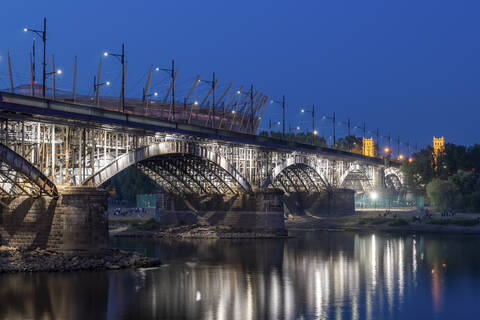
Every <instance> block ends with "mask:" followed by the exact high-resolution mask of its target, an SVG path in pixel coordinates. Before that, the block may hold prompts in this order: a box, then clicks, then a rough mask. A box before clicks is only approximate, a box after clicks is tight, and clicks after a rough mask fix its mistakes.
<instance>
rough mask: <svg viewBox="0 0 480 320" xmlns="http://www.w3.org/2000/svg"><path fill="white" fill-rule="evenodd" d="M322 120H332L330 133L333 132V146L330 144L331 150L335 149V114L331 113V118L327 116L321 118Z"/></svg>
mask: <svg viewBox="0 0 480 320" xmlns="http://www.w3.org/2000/svg"><path fill="white" fill-rule="evenodd" d="M322 119H330V120H332V132H333V144H332V148H335V145H336V139H335V121H336V120H335V119H336V118H335V112H334V113H333V116H332V117H329V116H323V117H322Z"/></svg>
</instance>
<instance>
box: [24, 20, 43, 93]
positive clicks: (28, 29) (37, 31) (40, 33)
mask: <svg viewBox="0 0 480 320" xmlns="http://www.w3.org/2000/svg"><path fill="white" fill-rule="evenodd" d="M23 31H24V32H28V31H30V32H33V33H35V34H37V35H38V36H39V37H40V38H41V39H42V41H43V83H42V94H43V98H44V99H45V81H46V78H47V73H46V70H45V69H46V67H47V62H46V52H47V18H43V30H35V29H30V28H24V29H23Z"/></svg>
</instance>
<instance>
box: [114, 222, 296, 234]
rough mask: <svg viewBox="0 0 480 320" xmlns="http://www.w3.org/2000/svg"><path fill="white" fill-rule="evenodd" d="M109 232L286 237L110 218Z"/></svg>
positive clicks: (280, 232)
mask: <svg viewBox="0 0 480 320" xmlns="http://www.w3.org/2000/svg"><path fill="white" fill-rule="evenodd" d="M109 233H110V236H113V237H131V238H132V237H138V238H140V237H146V238H178V239H268V238H281V237H286V236H287V232H286V231H278V230H268V229H262V230H244V229H239V228H230V227H226V226H205V225H182V226H167V225H162V224H159V223H157V222H155V221H154V220H153V219H151V220H147V221H144V220H136V219H133V220H131V219H124V220H119V219H115V220H110V221H109Z"/></svg>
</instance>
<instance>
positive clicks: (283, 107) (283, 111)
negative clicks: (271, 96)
mask: <svg viewBox="0 0 480 320" xmlns="http://www.w3.org/2000/svg"><path fill="white" fill-rule="evenodd" d="M270 103H279V104H282V139H285V95H283V96H282V101H276V100H271V101H270Z"/></svg>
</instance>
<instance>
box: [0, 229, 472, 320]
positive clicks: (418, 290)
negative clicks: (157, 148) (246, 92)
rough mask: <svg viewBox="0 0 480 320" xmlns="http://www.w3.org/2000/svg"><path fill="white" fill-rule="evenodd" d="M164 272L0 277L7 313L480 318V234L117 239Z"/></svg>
mask: <svg viewBox="0 0 480 320" xmlns="http://www.w3.org/2000/svg"><path fill="white" fill-rule="evenodd" d="M111 245H112V246H114V247H119V248H123V249H127V250H137V251H140V252H142V253H145V254H147V255H149V256H156V257H159V258H160V259H161V260H162V261H163V262H164V264H163V265H162V266H161V267H159V268H154V269H141V270H119V271H108V272H103V271H102V272H74V273H64V274H54V273H37V274H4V275H0V319H18V318H20V319H28V318H35V319H228V320H230V319H242V320H243V319H449V320H451V319H478V318H479V317H480V312H479V311H478V310H479V306H478V303H479V302H480V255H479V250H478V248H479V245H480V237H479V236H452V235H430V234H425V235H396V234H393V235H390V234H375V235H373V234H368V233H347V232H330V233H328V232H317V233H315V232H312V233H303V234H299V235H298V237H296V238H290V239H269V240H139V239H126V238H124V239H112V241H111Z"/></svg>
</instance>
